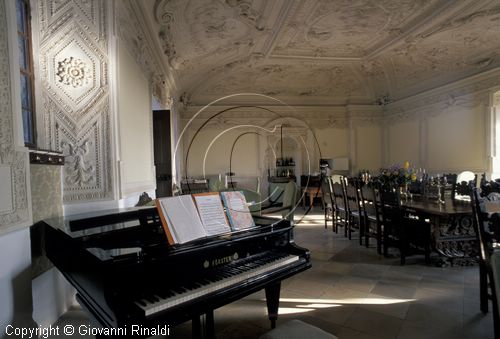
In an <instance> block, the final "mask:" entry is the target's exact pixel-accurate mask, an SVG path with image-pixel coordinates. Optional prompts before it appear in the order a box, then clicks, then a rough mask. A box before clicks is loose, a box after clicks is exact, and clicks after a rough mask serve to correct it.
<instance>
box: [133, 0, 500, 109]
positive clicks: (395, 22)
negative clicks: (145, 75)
mask: <svg viewBox="0 0 500 339" xmlns="http://www.w3.org/2000/svg"><path fill="white" fill-rule="evenodd" d="M141 10H142V11H143V12H144V15H145V16H146V17H147V18H148V19H149V20H148V22H149V23H150V24H151V27H150V30H151V31H152V32H154V34H155V41H156V43H157V46H158V48H159V49H161V53H162V55H163V60H164V62H165V65H166V66H167V67H168V68H169V69H170V70H171V72H172V75H173V77H174V79H175V82H176V87H177V91H178V94H179V95H181V94H183V96H182V98H183V100H184V102H185V103H189V104H204V103H207V102H209V101H211V100H212V99H215V98H219V97H221V96H224V95H228V94H233V93H240V92H256V93H262V94H269V95H272V96H274V97H277V98H280V99H283V100H285V101H287V102H289V103H291V104H320V105H339V104H340V105H342V104H347V103H350V104H372V103H376V102H377V100H379V98H380V97H382V96H388V97H389V98H391V100H398V99H401V98H404V97H407V96H409V95H412V94H415V93H419V92H421V91H423V90H426V89H430V88H433V87H436V86H440V85H443V84H446V83H449V82H451V81H454V80H457V79H461V78H464V77H466V76H470V75H473V74H477V73H480V72H483V71H486V70H489V69H492V68H496V67H499V66H500V55H499V54H500V39H499V38H498V37H499V36H500V0H483V1H473V0H464V1H455V0H268V1H266V0H147V1H144V2H142V7H141Z"/></svg>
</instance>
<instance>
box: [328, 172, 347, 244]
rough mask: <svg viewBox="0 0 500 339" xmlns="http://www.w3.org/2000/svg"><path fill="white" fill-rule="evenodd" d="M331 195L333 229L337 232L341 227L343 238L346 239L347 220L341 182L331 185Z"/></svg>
mask: <svg viewBox="0 0 500 339" xmlns="http://www.w3.org/2000/svg"><path fill="white" fill-rule="evenodd" d="M332 193H333V203H334V205H333V208H334V210H333V222H334V224H335V229H336V230H338V227H343V228H344V236H346V237H347V228H348V224H349V218H348V212H347V211H348V208H347V204H346V200H345V193H344V185H343V180H341V181H340V182H336V183H334V184H333V185H332Z"/></svg>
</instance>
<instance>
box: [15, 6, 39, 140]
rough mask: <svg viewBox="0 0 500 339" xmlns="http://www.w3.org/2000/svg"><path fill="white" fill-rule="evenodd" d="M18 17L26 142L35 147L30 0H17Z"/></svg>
mask: <svg viewBox="0 0 500 339" xmlns="http://www.w3.org/2000/svg"><path fill="white" fill-rule="evenodd" d="M16 17H17V41H18V45H19V66H20V72H21V74H20V75H21V107H22V114H23V132H24V144H25V145H26V146H28V147H35V143H36V130H35V126H36V125H35V100H34V91H33V89H34V87H33V83H34V79H33V58H32V49H31V24H30V19H31V15H30V3H29V0H16Z"/></svg>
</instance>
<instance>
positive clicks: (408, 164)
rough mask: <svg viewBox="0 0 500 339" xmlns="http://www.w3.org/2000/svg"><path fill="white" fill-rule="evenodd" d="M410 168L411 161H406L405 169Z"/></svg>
mask: <svg viewBox="0 0 500 339" xmlns="http://www.w3.org/2000/svg"><path fill="white" fill-rule="evenodd" d="M408 168H410V162H409V161H405V164H404V169H405V170H408Z"/></svg>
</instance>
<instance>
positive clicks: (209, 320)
mask: <svg viewBox="0 0 500 339" xmlns="http://www.w3.org/2000/svg"><path fill="white" fill-rule="evenodd" d="M191 324H192V325H191V328H192V334H191V337H192V338H199V339H215V325H214V311H210V312H207V313H206V314H203V315H200V316H197V317H195V318H193V319H192V322H191Z"/></svg>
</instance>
